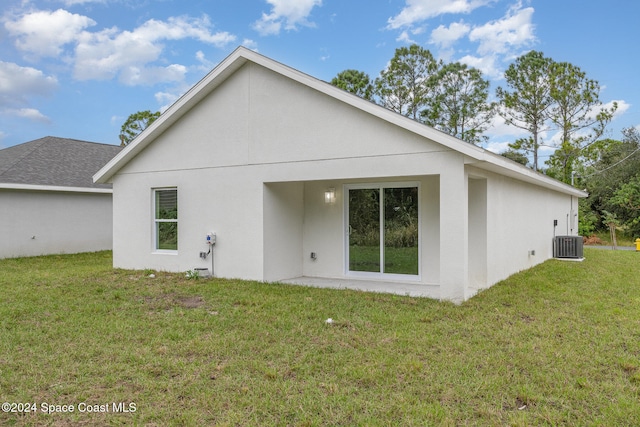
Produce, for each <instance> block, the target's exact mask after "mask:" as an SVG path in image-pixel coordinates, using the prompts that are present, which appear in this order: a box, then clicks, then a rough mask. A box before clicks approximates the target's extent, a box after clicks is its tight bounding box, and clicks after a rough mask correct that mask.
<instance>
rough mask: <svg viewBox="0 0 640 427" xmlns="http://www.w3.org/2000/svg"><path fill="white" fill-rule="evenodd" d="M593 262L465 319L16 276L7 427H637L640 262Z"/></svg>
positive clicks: (567, 268) (3, 357) (273, 296)
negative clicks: (11, 406)
mask: <svg viewBox="0 0 640 427" xmlns="http://www.w3.org/2000/svg"><path fill="white" fill-rule="evenodd" d="M585 254H586V258H587V259H586V260H585V261H584V262H582V263H577V262H561V261H548V262H546V263H544V264H542V265H540V266H538V267H535V268H533V269H531V270H528V271H526V272H523V273H520V274H517V275H515V276H513V277H511V278H510V279H508V280H506V281H504V282H502V283H500V284H498V285H496V286H494V287H493V288H491V289H490V290H488V291H485V292H483V293H481V294H479V295H478V296H476V297H474V298H473V299H471V300H470V301H468V302H466V303H464V304H462V305H459V306H456V305H453V304H450V303H443V302H437V301H433V300H429V299H424V298H409V297H402V296H394V295H386V294H375V293H363V292H356V291H336V290H329V289H314V288H305V287H299V286H286V285H280V284H263V283H256V282H244V281H232V280H203V279H200V280H187V279H186V278H185V277H184V275H183V274H168V273H162V272H159V273H156V277H155V278H151V277H148V276H149V274H150V272H149V271H146V272H143V271H124V270H113V269H112V268H111V267H110V265H111V254H110V253H109V252H101V253H95V254H80V255H65V256H50V257H38V258H24V259H15V260H1V261H0V289H1V290H2V292H1V294H0V295H1V296H0V400H1V401H2V402H15V403H16V405H14V408H16V409H17V408H18V405H17V403H20V404H21V405H20V409H22V410H24V409H25V408H24V406H25V405H22V404H25V403H29V404H30V405H29V406H28V407H27V408H26V409H35V412H23V413H21V414H17V413H0V425H9V426H11V425H16V426H31V425H33V426H35V425H37V426H41V425H51V426H69V425H70V426H74V425H76V426H88V425H91V426H95V425H97V426H100V425H110V426H113V425H151V426H154V425H155V426H166V425H176V426H177V425H180V426H182V425H185V426H204V425H221V426H225V425H228V426H232V425H233V426H238V425H239V426H245V425H246V426H249V425H251V426H252V425H291V426H321V425H331V426H333V425H367V426H400V425H402V426H412V425H415V426H425V425H451V426H464V425H474V426H475V425H489V426H494V425H515V426H532V425H549V426H555V425H577V426H583V425H590V426H594V425H595V426H597V425H601V426H613V425H616V426H620V425H637V424H638V422H639V420H640V404H639V399H640V279H639V278H638V276H639V273H640V269H639V268H638V266H639V265H640V254H637V253H635V252H626V251H619V252H612V251H598V250H595V249H588V248H587V249H585ZM327 318H332V319H333V320H334V323H332V324H327V323H325V320H326V319H327ZM51 405H54V406H51ZM55 405H59V406H55ZM62 405H73V409H74V412H71V413H69V412H66V413H65V412H54V413H51V414H46V413H42V410H43V409H48V410H52V408H53V410H54V411H55V410H63V409H65V408H64V407H63V406H62ZM3 408H4V405H3ZM66 409H67V410H69V407H66ZM88 409H92V410H94V411H100V410H103V411H104V410H105V409H106V410H108V412H87V410H88ZM125 409H126V410H127V411H128V412H124V410H125ZM117 411H119V412H117Z"/></svg>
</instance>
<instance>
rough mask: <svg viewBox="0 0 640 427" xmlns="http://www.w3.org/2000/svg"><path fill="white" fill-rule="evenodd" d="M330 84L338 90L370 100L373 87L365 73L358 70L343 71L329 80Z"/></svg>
mask: <svg viewBox="0 0 640 427" xmlns="http://www.w3.org/2000/svg"><path fill="white" fill-rule="evenodd" d="M331 84H332V85H334V86H337V87H339V88H340V89H343V90H346V91H347V92H351V93H353V94H355V95H358V96H359V97H361V98H364V99H367V100H371V97H372V96H373V85H372V84H371V79H370V78H369V75H368V74H367V73H364V72H362V71H358V70H344V71H341V72H340V73H338V75H337V76H335V77H334V78H333V79H332V80H331Z"/></svg>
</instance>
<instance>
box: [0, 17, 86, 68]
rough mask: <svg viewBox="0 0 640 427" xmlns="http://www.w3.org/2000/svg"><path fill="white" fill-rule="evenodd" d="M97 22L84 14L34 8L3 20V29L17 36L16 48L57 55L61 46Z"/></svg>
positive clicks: (39, 54) (38, 53) (37, 53)
mask: <svg viewBox="0 0 640 427" xmlns="http://www.w3.org/2000/svg"><path fill="white" fill-rule="evenodd" d="M95 24H96V22H95V21H94V20H92V19H91V18H88V17H86V16H82V15H78V14H72V13H69V12H67V11H66V10H62V9H58V10H56V11H55V12H50V11H44V10H43V11H37V12H32V13H28V14H25V15H23V16H21V17H20V18H19V19H17V20H15V21H10V20H6V21H5V24H4V26H5V28H6V29H7V31H8V32H9V34H11V35H12V36H14V37H16V47H17V48H18V49H20V50H22V51H25V52H29V53H32V54H35V55H38V56H53V57H55V56H59V55H60V54H61V53H62V51H63V46H64V45H66V44H68V43H72V42H74V41H75V40H76V39H77V37H78V35H79V34H80V33H81V32H82V31H83V30H84V29H85V28H88V27H91V26H93V25H95Z"/></svg>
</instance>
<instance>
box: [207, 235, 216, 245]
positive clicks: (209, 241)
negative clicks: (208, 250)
mask: <svg viewBox="0 0 640 427" xmlns="http://www.w3.org/2000/svg"><path fill="white" fill-rule="evenodd" d="M215 244H216V233H213V232H211V233H207V245H211V246H213V245H215Z"/></svg>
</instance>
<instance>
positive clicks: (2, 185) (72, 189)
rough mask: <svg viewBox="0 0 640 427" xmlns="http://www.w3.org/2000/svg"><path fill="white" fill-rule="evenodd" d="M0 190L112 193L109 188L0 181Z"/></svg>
mask: <svg viewBox="0 0 640 427" xmlns="http://www.w3.org/2000/svg"><path fill="white" fill-rule="evenodd" d="M0 190H24V191H55V192H62V193H93V194H112V193H113V190H112V189H111V188H88V187H64V186H59V185H34V184H8V183H0Z"/></svg>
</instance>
